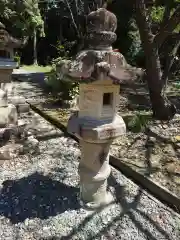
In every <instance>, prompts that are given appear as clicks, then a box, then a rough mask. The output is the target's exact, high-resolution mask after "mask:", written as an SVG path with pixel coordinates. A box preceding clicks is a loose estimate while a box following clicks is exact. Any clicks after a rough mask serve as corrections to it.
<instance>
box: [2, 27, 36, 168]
mask: <svg viewBox="0 0 180 240" xmlns="http://www.w3.org/2000/svg"><path fill="white" fill-rule="evenodd" d="M20 44H21V42H20V41H18V40H16V39H14V38H13V37H11V36H10V35H9V33H8V32H7V31H6V30H5V27H4V25H3V24H2V23H0V165H1V164H2V163H3V161H5V160H10V159H12V158H14V157H16V156H17V155H18V154H19V153H22V152H23V151H24V150H23V149H24V145H25V144H24V143H28V141H29V142H31V143H32V142H35V143H37V140H36V139H33V136H30V137H31V138H30V137H29V136H28V134H27V124H26V121H23V120H22V119H18V117H19V114H21V113H28V112H29V110H30V107H29V104H27V103H26V100H25V98H23V97H22V96H14V93H13V91H12V90H13V85H12V82H11V80H12V79H11V78H12V77H11V75H12V71H13V69H14V68H16V63H15V62H14V61H13V59H12V58H13V49H14V48H17V47H19V46H20ZM22 142H23V144H22Z"/></svg>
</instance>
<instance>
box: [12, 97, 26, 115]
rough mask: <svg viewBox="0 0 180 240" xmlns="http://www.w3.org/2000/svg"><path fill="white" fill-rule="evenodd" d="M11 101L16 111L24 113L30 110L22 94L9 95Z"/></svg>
mask: <svg viewBox="0 0 180 240" xmlns="http://www.w3.org/2000/svg"><path fill="white" fill-rule="evenodd" d="M11 102H12V103H13V104H14V105H15V106H16V108H17V111H18V113H26V112H29V111H30V106H29V104H28V103H27V102H26V99H25V98H24V97H22V96H14V97H11Z"/></svg>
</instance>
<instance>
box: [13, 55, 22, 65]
mask: <svg viewBox="0 0 180 240" xmlns="http://www.w3.org/2000/svg"><path fill="white" fill-rule="evenodd" d="M14 61H15V62H17V64H18V66H20V63H21V57H20V56H19V55H18V54H15V56H14Z"/></svg>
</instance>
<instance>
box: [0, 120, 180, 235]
mask: <svg viewBox="0 0 180 240" xmlns="http://www.w3.org/2000/svg"><path fill="white" fill-rule="evenodd" d="M37 121H38V124H39V125H38V124H36V127H37V128H40V127H41V130H42V131H43V132H44V130H45V129H46V130H47V131H51V130H52V129H53V127H52V126H51V125H50V124H49V123H47V122H46V121H45V120H43V119H42V118H41V117H38V119H37ZM57 133H58V130H57ZM60 134H61V133H60V132H59V135H60ZM79 157H80V151H79V148H78V144H77V143H76V142H75V141H73V140H71V139H69V138H65V137H63V136H62V137H56V138H55V137H53V138H51V139H48V138H47V137H46V138H44V139H43V137H42V138H41V141H40V152H39V153H34V154H33V155H30V154H26V155H23V156H20V157H19V158H16V159H14V160H12V161H7V162H5V163H4V165H2V166H1V167H0V187H1V190H0V191H1V195H0V239H2V240H58V239H62V240H63V239H80V240H81V239H82V240H83V239H99V240H100V239H101V240H102V239H104V240H105V239H107V240H108V239H123V240H126V239H127V240H131V239H132V240H145V239H149V240H156V239H168V240H178V239H180V216H178V215H177V214H175V213H173V212H172V211H170V210H169V209H167V208H166V207H165V206H164V205H163V204H161V203H159V202H158V201H155V200H154V199H153V198H152V197H151V196H150V195H148V194H147V193H146V192H143V191H142V190H141V189H139V188H138V186H137V185H135V184H134V183H133V182H131V181H130V180H128V179H127V178H126V177H125V176H123V175H122V174H120V173H119V172H118V171H116V170H115V169H112V174H111V176H110V178H109V189H110V191H112V193H113V194H115V196H116V198H117V202H116V203H114V204H111V205H110V206H108V207H106V208H104V209H101V210H99V211H98V212H94V213H93V212H86V211H85V210H84V209H83V208H81V206H80V205H79V201H78V200H79V199H78V194H79V186H78V181H79V178H78V173H77V167H78V158H79Z"/></svg>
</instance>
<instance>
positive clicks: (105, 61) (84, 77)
mask: <svg viewBox="0 0 180 240" xmlns="http://www.w3.org/2000/svg"><path fill="white" fill-rule="evenodd" d="M116 27H117V19H116V16H115V15H114V14H112V13H111V12H109V11H107V10H106V9H104V8H100V9H98V10H97V11H94V12H91V13H90V14H89V15H88V17H87V35H86V38H85V45H86V49H85V50H83V51H81V52H80V53H78V54H77V56H76V59H75V60H74V61H67V62H64V63H63V64H61V66H59V67H58V71H60V75H61V76H62V77H63V76H64V77H65V76H66V78H67V76H68V77H69V79H71V80H72V81H78V82H79V103H78V107H79V111H78V112H76V113H74V114H73V115H72V116H71V117H70V119H69V122H68V131H69V133H71V134H74V135H76V137H78V139H79V143H80V149H81V160H80V163H79V175H80V194H81V200H82V202H83V203H84V205H85V206H86V207H88V208H98V207H100V206H102V205H106V204H109V203H110V202H112V201H113V196H112V195H111V194H110V192H108V191H107V179H108V177H109V175H110V172H111V167H110V165H109V150H110V146H111V144H112V142H113V140H114V139H115V138H117V137H119V136H120V135H123V134H125V133H126V126H125V123H124V121H123V119H122V117H121V116H119V115H118V114H117V110H118V105H119V91H120V83H121V82H122V81H129V80H132V79H134V78H135V77H136V74H135V71H134V69H133V68H132V67H131V66H130V65H128V64H127V63H126V61H125V59H124V57H123V55H122V54H121V53H119V52H114V51H113V49H112V47H111V45H112V43H113V42H114V41H115V40H116V34H115V30H116Z"/></svg>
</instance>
